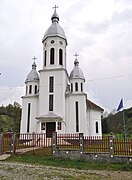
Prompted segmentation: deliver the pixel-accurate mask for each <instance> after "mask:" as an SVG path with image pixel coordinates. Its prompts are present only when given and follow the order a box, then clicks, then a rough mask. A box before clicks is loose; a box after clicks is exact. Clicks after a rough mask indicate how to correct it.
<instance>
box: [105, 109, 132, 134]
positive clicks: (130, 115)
mask: <svg viewBox="0 0 132 180" xmlns="http://www.w3.org/2000/svg"><path fill="white" fill-rule="evenodd" d="M124 111H125V124H126V134H127V136H131V135H132V107H131V108H129V109H125V110H124ZM102 131H103V133H105V134H106V133H111V132H113V133H114V134H123V131H124V123H123V113H122V111H121V112H118V113H116V114H114V115H112V114H109V116H108V117H107V118H104V119H102Z"/></svg>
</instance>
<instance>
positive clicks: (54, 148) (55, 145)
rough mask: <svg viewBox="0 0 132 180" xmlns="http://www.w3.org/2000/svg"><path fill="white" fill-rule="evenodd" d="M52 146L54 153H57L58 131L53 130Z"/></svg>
mask: <svg viewBox="0 0 132 180" xmlns="http://www.w3.org/2000/svg"><path fill="white" fill-rule="evenodd" d="M52 148H53V154H55V152H56V149H57V132H53V134H52Z"/></svg>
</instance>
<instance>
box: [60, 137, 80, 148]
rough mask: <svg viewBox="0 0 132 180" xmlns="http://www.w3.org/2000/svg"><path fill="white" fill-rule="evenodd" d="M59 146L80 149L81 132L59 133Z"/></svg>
mask: <svg viewBox="0 0 132 180" xmlns="http://www.w3.org/2000/svg"><path fill="white" fill-rule="evenodd" d="M57 148H58V149H67V150H68V149H70V150H72V149H74V150H79V149H80V143H79V134H57Z"/></svg>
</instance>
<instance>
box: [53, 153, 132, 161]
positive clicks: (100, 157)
mask: <svg viewBox="0 0 132 180" xmlns="http://www.w3.org/2000/svg"><path fill="white" fill-rule="evenodd" d="M53 156H54V157H59V158H64V159H71V160H82V161H91V162H94V161H98V162H107V163H132V157H125V156H113V155H112V156H111V155H110V154H109V153H80V152H79V151H74V150H69V151H66V150H56V151H54V153H53Z"/></svg>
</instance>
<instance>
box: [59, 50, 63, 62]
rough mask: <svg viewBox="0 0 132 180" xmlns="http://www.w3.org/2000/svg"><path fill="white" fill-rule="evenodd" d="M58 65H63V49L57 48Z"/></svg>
mask: <svg viewBox="0 0 132 180" xmlns="http://www.w3.org/2000/svg"><path fill="white" fill-rule="evenodd" d="M59 65H63V51H62V49H59Z"/></svg>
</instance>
